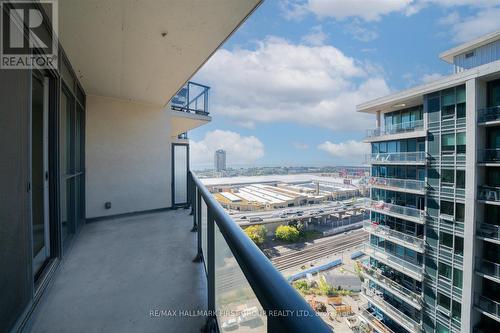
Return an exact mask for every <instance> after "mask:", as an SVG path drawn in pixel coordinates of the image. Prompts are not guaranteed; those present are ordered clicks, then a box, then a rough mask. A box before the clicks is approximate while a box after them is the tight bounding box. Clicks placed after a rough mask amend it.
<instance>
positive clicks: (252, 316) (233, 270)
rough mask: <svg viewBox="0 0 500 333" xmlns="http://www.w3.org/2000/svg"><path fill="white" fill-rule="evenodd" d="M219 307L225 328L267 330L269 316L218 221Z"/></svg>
mask: <svg viewBox="0 0 500 333" xmlns="http://www.w3.org/2000/svg"><path fill="white" fill-rule="evenodd" d="M215 307H216V310H217V323H218V325H219V330H220V331H221V332H226V331H231V332H236V333H237V332H248V331H251V332H257V333H258V332H267V317H266V315H265V313H264V309H263V308H262V306H261V305H260V303H259V301H258V299H257V297H256V296H255V294H254V292H253V291H252V287H250V284H249V283H248V282H247V280H246V278H245V275H244V274H243V272H242V271H241V269H240V267H239V265H238V262H237V261H236V259H235V257H234V255H233V253H232V252H231V249H230V248H229V246H228V245H227V243H226V241H225V239H224V236H223V235H222V234H221V232H220V230H219V228H218V227H217V225H215Z"/></svg>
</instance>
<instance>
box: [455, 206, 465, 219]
mask: <svg viewBox="0 0 500 333" xmlns="http://www.w3.org/2000/svg"><path fill="white" fill-rule="evenodd" d="M464 220H465V205H464V204H463V203H460V202H457V203H455V221H457V222H462V223H463V222H464Z"/></svg>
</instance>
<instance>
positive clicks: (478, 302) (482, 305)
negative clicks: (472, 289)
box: [474, 293, 500, 319]
mask: <svg viewBox="0 0 500 333" xmlns="http://www.w3.org/2000/svg"><path fill="white" fill-rule="evenodd" d="M474 305H475V306H476V307H477V308H479V309H480V310H482V311H484V312H486V313H489V314H490V315H493V316H495V317H496V318H499V319H500V303H498V302H495V301H494V300H492V299H489V298H488V297H485V296H483V295H480V294H477V293H476V294H474Z"/></svg>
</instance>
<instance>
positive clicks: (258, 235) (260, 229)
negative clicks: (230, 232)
mask: <svg viewBox="0 0 500 333" xmlns="http://www.w3.org/2000/svg"><path fill="white" fill-rule="evenodd" d="M244 232H245V234H247V236H248V237H249V238H250V239H251V240H252V241H253V242H254V243H255V244H256V245H261V244H262V243H264V240H265V239H266V228H265V227H264V226H263V225H252V226H249V227H247V228H245V230H244Z"/></svg>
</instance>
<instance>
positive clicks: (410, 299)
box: [362, 265, 422, 310]
mask: <svg viewBox="0 0 500 333" xmlns="http://www.w3.org/2000/svg"><path fill="white" fill-rule="evenodd" d="M362 267H363V276H364V277H365V278H367V279H368V280H370V281H372V282H373V283H375V284H377V285H379V286H380V287H382V288H383V289H385V290H387V291H388V292H390V293H392V294H394V295H396V296H398V297H399V298H401V299H402V300H403V301H405V302H406V303H407V304H409V305H411V306H413V307H414V308H415V309H417V310H422V295H420V294H417V293H415V292H413V291H411V290H410V289H408V288H405V287H403V286H402V285H400V284H399V283H397V282H395V281H394V280H393V279H390V278H389V277H387V276H385V275H383V274H382V270H381V269H380V268H372V267H369V266H365V265H363V266H362Z"/></svg>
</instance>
